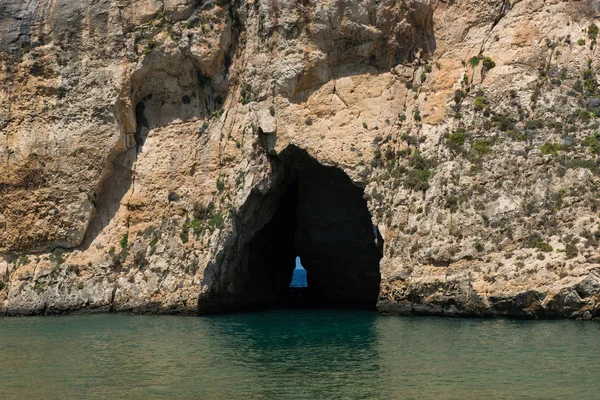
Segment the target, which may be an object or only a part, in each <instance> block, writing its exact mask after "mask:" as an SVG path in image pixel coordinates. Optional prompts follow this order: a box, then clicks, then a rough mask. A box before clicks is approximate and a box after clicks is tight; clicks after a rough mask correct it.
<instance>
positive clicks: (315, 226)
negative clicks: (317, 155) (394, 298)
mask: <svg viewBox="0 0 600 400" xmlns="http://www.w3.org/2000/svg"><path fill="white" fill-rule="evenodd" d="M278 159H279V161H281V163H282V164H283V166H284V168H285V174H286V177H287V179H285V182H286V183H285V185H287V187H286V188H285V189H284V190H283V191H282V193H283V194H282V195H281V197H280V199H279V203H278V208H277V211H276V212H275V214H274V215H273V217H272V218H271V220H270V221H269V222H268V223H267V224H266V225H265V226H264V227H263V228H262V229H260V230H259V231H258V232H257V233H256V234H255V235H254V236H253V237H252V239H251V240H250V242H249V252H248V258H247V268H245V270H246V274H244V275H246V276H245V280H246V285H245V289H246V290H244V292H245V294H244V297H245V298H246V299H247V300H250V299H252V298H254V299H257V300H258V299H261V300H268V301H269V303H270V304H272V305H275V306H284V307H296V306H310V307H319V308H321V307H349V308H369V309H375V306H376V303H377V297H378V295H379V283H380V272H379V261H380V259H381V257H382V238H381V236H380V235H379V232H378V230H377V229H376V228H375V227H374V226H373V224H372V222H371V215H370V213H369V210H368V208H367V203H366V201H365V199H364V198H363V189H362V188H361V187H358V186H356V185H355V184H353V183H352V181H351V180H350V178H349V177H348V176H347V175H346V174H345V173H344V172H343V171H342V170H340V169H338V168H335V167H328V166H324V165H322V164H320V163H319V162H318V161H316V160H315V159H314V158H312V157H311V156H310V155H309V154H308V153H307V152H306V151H305V150H302V149H300V148H298V147H295V146H289V147H288V148H287V149H286V150H285V151H284V152H282V153H281V154H280V155H279V156H278ZM298 257H299V258H300V260H301V264H302V266H303V267H304V268H305V269H306V283H307V284H306V286H305V287H293V286H294V285H291V283H292V280H293V277H294V270H295V269H296V263H297V259H298Z"/></svg>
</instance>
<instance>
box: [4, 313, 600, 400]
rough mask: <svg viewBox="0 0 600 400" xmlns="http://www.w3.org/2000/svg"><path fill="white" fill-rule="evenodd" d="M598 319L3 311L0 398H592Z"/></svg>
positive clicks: (599, 343) (598, 362)
mask: <svg viewBox="0 0 600 400" xmlns="http://www.w3.org/2000/svg"><path fill="white" fill-rule="evenodd" d="M598 338H600V324H597V323H577V322H573V321H542V322H540V321H538V322H534V321H506V320H460V319H443V318H393V317H390V318H382V317H379V316H378V315H377V314H376V313H369V312H356V311H345V310H336V311H331V310H294V311H291V310H279V311H271V312H260V313H246V314H235V315H234V314H230V315H216V316H210V317H201V318H191V317H166V316H160V317H150V316H143V317H142V316H125V315H94V316H89V315H87V316H71V317H40V318H37V317H36V318H4V319H2V318H0V398H2V399H32V398H41V399H80V398H86V399H113V398H120V399H148V398H151V399H152V398H177V399H191V398H198V399H274V398H275V399H281V398H286V399H288V398H289V399H324V398H348V399H397V398H419V399H421V398H435V399H455V398H461V399H471V398H484V397H489V398H494V399H502V398H567V397H576V398H578V399H586V398H590V399H592V398H595V397H596V396H597V393H598V391H599V390H600V384H599V381H598V379H597V371H598V370H599V369H600V359H599V358H598V354H600V340H598Z"/></svg>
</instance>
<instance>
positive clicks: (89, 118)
mask: <svg viewBox="0 0 600 400" xmlns="http://www.w3.org/2000/svg"><path fill="white" fill-rule="evenodd" d="M599 17H600V2H598V1H591V0H582V1H547V2H540V1H536V0H523V1H520V2H514V3H512V2H508V1H496V0H488V1H485V2H476V1H471V0H465V1H460V2H441V1H429V0H405V1H402V2H398V1H395V0H380V1H375V0H367V1H360V2H359V1H349V0H325V1H314V0H310V1H309V0H281V1H274V0H260V1H259V0H255V1H246V2H241V1H226V0H221V1H216V2H215V1H197V0H194V1H192V0H164V1H163V0H118V1H117V0H100V1H96V0H94V1H93V0H83V1H69V0H51V1H44V0H35V1H28V2H22V1H17V0H7V1H4V2H3V3H2V4H0V79H1V80H2V86H1V87H0V162H1V165H2V167H0V312H2V313H5V314H9V315H14V314H39V313H60V312H73V311H90V312H92V311H98V312H101V311H133V312H154V313H189V314H195V313H202V312H209V311H222V310H229V309H238V308H243V307H247V306H250V305H254V304H258V303H263V302H273V301H280V300H281V299H282V298H284V297H285V296H286V292H287V287H288V285H289V281H290V279H291V274H292V270H293V268H294V259H295V257H296V256H297V255H298V256H300V257H301V258H302V262H303V265H304V266H305V267H306V268H307V271H308V281H309V289H310V290H311V295H312V296H315V298H318V299H319V300H320V301H322V302H326V303H335V304H340V303H341V304H352V305H368V306H370V307H375V306H376V307H377V308H378V310H379V311H380V312H382V313H392V314H435V315H451V316H502V315H506V316H515V317H531V318H533V317H572V318H582V319H590V318H594V317H599V316H600V254H599V253H598V244H599V241H600V230H599V222H600V219H599V211H600V210H599V205H600V200H599V199H598V196H597V193H598V187H599V185H600V163H599V158H598V157H599V155H600V130H599V129H598V128H599V120H598V118H599V117H600V87H599V86H598V85H599V82H598V77H597V71H598V69H599V67H600V58H599V57H598V50H597V43H596V41H597V37H598V35H599V32H598V24H600V23H599V22H598V18H599Z"/></svg>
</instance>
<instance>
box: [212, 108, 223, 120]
mask: <svg viewBox="0 0 600 400" xmlns="http://www.w3.org/2000/svg"><path fill="white" fill-rule="evenodd" d="M221 115H223V109H222V108H219V109H217V110H215V111H213V112H211V113H210V116H211V117H213V118H219V117H220V116H221Z"/></svg>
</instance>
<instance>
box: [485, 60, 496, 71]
mask: <svg viewBox="0 0 600 400" xmlns="http://www.w3.org/2000/svg"><path fill="white" fill-rule="evenodd" d="M483 66H484V67H485V69H492V68H494V67H495V66H496V62H495V61H494V60H492V59H491V58H490V57H484V58H483Z"/></svg>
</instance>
